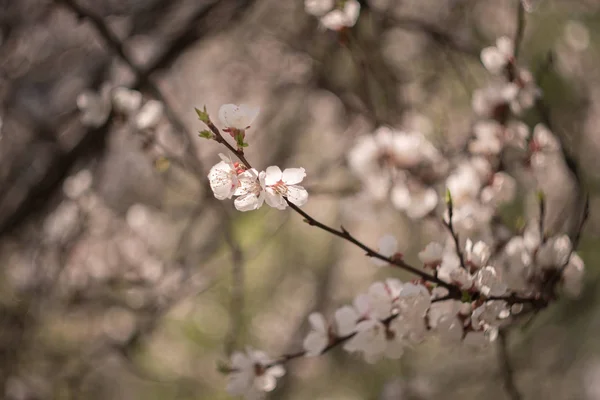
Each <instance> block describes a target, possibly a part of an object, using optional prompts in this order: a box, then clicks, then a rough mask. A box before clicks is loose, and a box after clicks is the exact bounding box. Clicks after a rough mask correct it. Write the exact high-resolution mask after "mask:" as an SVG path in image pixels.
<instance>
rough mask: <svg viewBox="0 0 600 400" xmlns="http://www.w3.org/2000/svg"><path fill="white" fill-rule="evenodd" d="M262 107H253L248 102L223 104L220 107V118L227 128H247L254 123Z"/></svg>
mask: <svg viewBox="0 0 600 400" xmlns="http://www.w3.org/2000/svg"><path fill="white" fill-rule="evenodd" d="M259 112H260V107H252V106H249V105H246V104H240V105H237V104H223V105H222V106H221V108H219V119H220V120H221V123H222V124H223V125H225V128H226V129H238V130H242V131H243V130H246V129H248V128H249V127H250V125H252V123H253V122H254V120H255V119H256V117H257V116H258V113H259Z"/></svg>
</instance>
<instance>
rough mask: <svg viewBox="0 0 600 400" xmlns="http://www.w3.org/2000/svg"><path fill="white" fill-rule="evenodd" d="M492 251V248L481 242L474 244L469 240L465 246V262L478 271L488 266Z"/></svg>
mask: <svg viewBox="0 0 600 400" xmlns="http://www.w3.org/2000/svg"><path fill="white" fill-rule="evenodd" d="M491 254H492V251H491V250H490V247H489V246H488V245H487V244H485V243H484V242H482V241H481V240H480V241H478V242H477V243H473V241H472V240H471V239H467V242H466V244H465V254H464V256H465V261H466V262H467V263H468V264H469V265H470V266H472V267H475V268H477V269H479V268H481V267H483V266H484V265H486V264H487V262H488V260H489V259H490V256H491Z"/></svg>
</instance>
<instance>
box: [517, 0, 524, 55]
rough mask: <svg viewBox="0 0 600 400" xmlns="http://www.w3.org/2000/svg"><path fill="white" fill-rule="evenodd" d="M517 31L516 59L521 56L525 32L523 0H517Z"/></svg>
mask: <svg viewBox="0 0 600 400" xmlns="http://www.w3.org/2000/svg"><path fill="white" fill-rule="evenodd" d="M517 3H519V5H518V6H517V31H516V32H515V59H518V57H519V50H520V48H521V43H522V42H523V34H524V33H525V7H524V6H523V2H522V1H521V0H517Z"/></svg>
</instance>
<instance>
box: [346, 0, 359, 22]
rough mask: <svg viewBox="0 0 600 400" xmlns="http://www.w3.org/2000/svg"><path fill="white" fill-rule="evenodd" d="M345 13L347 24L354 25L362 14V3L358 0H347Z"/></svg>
mask: <svg viewBox="0 0 600 400" xmlns="http://www.w3.org/2000/svg"><path fill="white" fill-rule="evenodd" d="M344 14H345V15H346V26H354V25H355V24H356V21H357V20H358V16H359V15H360V3H359V2H358V1H356V0H347V1H346V4H344Z"/></svg>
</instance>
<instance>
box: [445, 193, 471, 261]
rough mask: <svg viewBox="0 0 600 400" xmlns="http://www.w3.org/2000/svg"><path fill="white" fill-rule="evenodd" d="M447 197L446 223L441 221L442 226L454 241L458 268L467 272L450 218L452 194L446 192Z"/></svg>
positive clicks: (452, 211) (452, 208)
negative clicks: (458, 263) (458, 261)
mask: <svg viewBox="0 0 600 400" xmlns="http://www.w3.org/2000/svg"><path fill="white" fill-rule="evenodd" d="M447 197H448V198H447V200H446V205H447V206H448V221H446V220H445V219H444V220H443V222H444V226H445V227H446V228H448V231H450V235H451V236H452V239H453V240H454V247H455V248H456V255H457V256H458V259H459V260H460V266H461V267H462V269H464V270H465V271H468V269H467V265H466V264H465V257H464V255H463V252H462V250H461V249H460V240H459V237H458V233H457V232H456V231H455V230H454V223H453V222H452V217H453V215H454V205H453V204H452V194H451V193H450V192H448V196H447Z"/></svg>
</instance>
